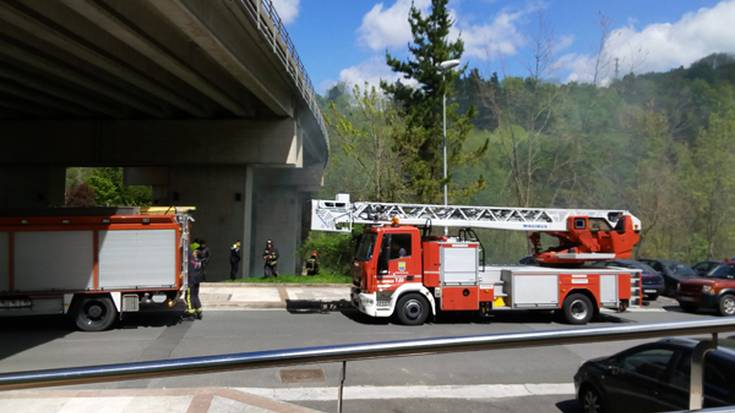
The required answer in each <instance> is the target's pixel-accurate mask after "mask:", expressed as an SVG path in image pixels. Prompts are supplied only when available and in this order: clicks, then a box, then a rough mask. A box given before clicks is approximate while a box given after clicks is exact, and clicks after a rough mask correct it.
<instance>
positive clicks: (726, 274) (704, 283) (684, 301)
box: [676, 261, 735, 316]
mask: <svg viewBox="0 0 735 413" xmlns="http://www.w3.org/2000/svg"><path fill="white" fill-rule="evenodd" d="M676 299H677V301H679V305H680V306H681V308H682V309H683V310H684V311H696V310H698V309H700V308H714V309H716V310H718V311H719V313H720V314H721V315H724V316H731V315H735V262H733V261H729V262H726V263H723V264H720V265H718V266H717V267H715V268H713V269H712V270H710V272H709V273H707V275H706V276H704V277H695V278H688V279H685V280H682V281H681V282H680V283H679V291H678V292H677V295H676Z"/></svg>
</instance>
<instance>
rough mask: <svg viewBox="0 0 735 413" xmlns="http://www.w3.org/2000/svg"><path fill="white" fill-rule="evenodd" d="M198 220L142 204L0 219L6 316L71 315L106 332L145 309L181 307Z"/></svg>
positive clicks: (0, 297)
mask: <svg viewBox="0 0 735 413" xmlns="http://www.w3.org/2000/svg"><path fill="white" fill-rule="evenodd" d="M190 221H191V218H190V217H189V215H188V214H185V213H177V212H176V211H175V210H174V209H168V212H167V211H156V210H153V209H151V210H150V211H148V212H147V213H146V212H145V211H140V210H139V209H137V208H124V209H114V210H113V209H105V208H99V209H85V210H73V209H58V210H44V211H39V212H38V213H28V212H25V213H24V215H17V214H12V215H11V216H0V317H2V316H23V315H38V314H69V315H70V316H71V317H72V318H73V319H74V321H75V322H76V325H77V326H78V327H79V328H80V329H82V330H87V331H99V330H104V329H107V328H108V327H110V325H112V323H113V322H115V321H116V320H117V319H118V317H119V316H121V315H122V314H123V313H127V312H137V311H139V310H140V309H141V307H146V306H148V307H158V308H171V307H173V306H175V304H176V303H177V302H178V301H179V299H180V297H181V295H182V292H183V291H184V290H185V288H186V282H187V269H188V266H187V262H186V257H187V246H188V238H189V235H188V234H189V223H190Z"/></svg>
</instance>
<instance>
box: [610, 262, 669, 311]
mask: <svg viewBox="0 0 735 413" xmlns="http://www.w3.org/2000/svg"><path fill="white" fill-rule="evenodd" d="M600 265H605V266H610V265H612V266H615V267H623V268H633V269H637V270H641V277H642V278H643V296H644V297H645V298H646V299H648V300H650V301H656V299H657V298H658V296H659V295H661V294H662V293H663V292H664V284H665V283H664V277H663V276H662V275H661V274H660V273H659V272H658V271H656V270H654V269H653V268H651V266H650V265H648V264H646V263H644V262H640V261H634V260H614V261H609V262H604V263H600Z"/></svg>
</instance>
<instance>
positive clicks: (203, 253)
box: [197, 239, 209, 282]
mask: <svg viewBox="0 0 735 413" xmlns="http://www.w3.org/2000/svg"><path fill="white" fill-rule="evenodd" d="M198 242H199V248H197V251H199V262H201V263H202V282H204V281H207V267H208V266H209V245H207V241H205V240H203V239H200V240H198Z"/></svg>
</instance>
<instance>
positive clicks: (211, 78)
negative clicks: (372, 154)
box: [0, 0, 328, 278]
mask: <svg viewBox="0 0 735 413" xmlns="http://www.w3.org/2000/svg"><path fill="white" fill-rule="evenodd" d="M0 128H1V129H2V136H3V139H2V142H3V148H2V150H0V165H1V166H0V207H15V208H17V207H20V208H25V207H43V206H60V205H63V202H64V184H65V169H66V168H67V167H71V166H122V167H125V176H126V181H127V183H129V184H146V185H153V187H154V198H155V202H156V203H157V204H161V205H196V206H197V208H198V212H197V223H196V226H195V234H194V235H195V236H198V237H201V238H204V239H207V240H208V241H209V243H210V248H211V250H212V253H213V259H212V267H211V269H210V274H212V275H217V276H218V277H220V278H221V277H224V276H226V274H228V273H229V270H228V268H229V267H228V265H229V264H228V251H229V246H230V245H231V243H232V242H233V241H234V240H236V239H241V240H242V242H243V252H244V253H243V259H244V262H243V264H244V266H243V268H244V269H245V272H246V273H251V274H253V275H258V274H261V273H262V261H261V259H260V253H261V249H262V247H263V245H264V243H265V240H266V238H273V239H274V241H275V242H276V244H277V246H278V247H279V249H280V250H281V254H282V260H281V270H282V271H283V272H286V273H291V272H293V271H294V270H295V266H296V264H297V260H298V259H297V255H296V253H295V251H296V249H297V247H298V246H299V244H300V242H301V237H302V226H303V225H302V221H303V219H302V218H305V217H306V216H307V215H305V214H303V213H302V211H303V210H304V207H305V204H306V201H307V199H308V197H309V193H310V192H313V191H316V190H317V189H318V188H319V186H320V184H321V176H322V171H323V168H324V165H325V163H326V160H327V151H328V137H327V132H326V129H325V127H324V123H323V119H322V115H321V113H320V111H319V108H318V106H317V102H316V97H315V93H314V90H313V87H312V85H311V83H310V81H309V79H308V76H307V74H306V72H305V70H304V68H303V65H302V64H301V62H300V60H299V57H298V55H297V53H296V50H295V48H294V47H293V44H292V43H291V41H290V39H289V37H288V34H287V33H286V31H285V30H284V28H283V24H282V23H281V21H280V19H279V18H278V16H277V14H276V12H275V10H274V9H273V7H272V5H271V3H270V0H156V1H148V0H57V1H46V0H23V1H21V0H7V1H3V2H0ZM248 268H249V269H250V271H248V270H247V269H248Z"/></svg>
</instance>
